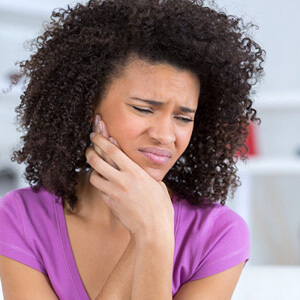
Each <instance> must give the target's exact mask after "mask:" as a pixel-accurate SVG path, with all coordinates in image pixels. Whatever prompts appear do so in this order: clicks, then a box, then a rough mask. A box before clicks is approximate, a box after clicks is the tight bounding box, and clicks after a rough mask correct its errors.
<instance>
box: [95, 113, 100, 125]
mask: <svg viewBox="0 0 300 300" xmlns="http://www.w3.org/2000/svg"><path fill="white" fill-rule="evenodd" d="M98 123H99V116H98V115H96V116H95V127H96V126H97V125H98Z"/></svg>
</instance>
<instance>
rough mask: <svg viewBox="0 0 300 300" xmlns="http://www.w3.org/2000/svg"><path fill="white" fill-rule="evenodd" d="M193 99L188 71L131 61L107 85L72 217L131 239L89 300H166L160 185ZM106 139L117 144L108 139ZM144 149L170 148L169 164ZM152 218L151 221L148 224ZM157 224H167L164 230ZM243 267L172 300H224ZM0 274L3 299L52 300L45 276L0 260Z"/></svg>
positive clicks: (169, 237)
mask: <svg viewBox="0 0 300 300" xmlns="http://www.w3.org/2000/svg"><path fill="white" fill-rule="evenodd" d="M199 92H200V85H199V81H198V80H197V78H196V76H195V75H194V74H192V73H190V72H188V71H184V72H179V71H178V70H176V69H175V68H173V67H171V66H170V65H157V66H152V65H149V64H147V63H145V62H143V61H135V62H134V63H132V64H130V65H129V66H128V68H127V71H126V73H125V74H124V76H123V77H122V78H118V79H116V80H115V81H114V82H113V84H112V86H111V87H110V90H109V93H108V94H107V96H106V98H105V99H104V101H103V102H101V103H100V104H99V106H98V107H97V109H96V110H95V116H94V119H95V120H96V118H95V117H96V116H97V115H99V116H101V117H102V119H103V131H102V133H100V132H99V127H98V126H95V127H94V131H95V132H96V134H95V135H93V136H91V140H92V142H93V144H94V145H93V147H89V148H88V149H87V152H86V157H87V160H88V162H89V163H90V165H91V167H92V171H91V172H90V173H88V174H87V176H85V177H83V178H79V183H78V186H77V196H78V199H79V205H78V207H77V216H78V217H79V218H83V219H84V220H85V221H86V220H88V222H92V226H94V225H100V227H96V228H103V226H105V229H106V228H107V229H108V230H107V232H108V233H109V236H111V233H112V232H113V231H116V230H120V228H121V229H122V230H124V229H125V230H127V232H130V233H132V235H131V238H130V242H129V244H128V246H127V248H126V251H125V252H124V254H123V255H122V257H121V258H120V260H119V261H118V263H117V264H116V266H115V268H114V270H113V271H112V273H111V274H110V276H109V278H108V280H107V281H106V283H105V286H104V288H103V289H102V290H101V291H100V293H99V294H98V295H97V296H96V298H94V297H92V299H95V300H98V299H99V300H106V299H107V300H111V299H113V297H114V299H119V300H128V299H131V300H141V299H149V295H151V299H172V290H171V288H172V267H173V253H174V236H173V234H174V231H173V229H174V227H173V225H174V224H173V223H172V221H174V215H173V214H172V213H170V212H171V211H172V204H171V199H170V196H171V194H172V191H170V190H169V189H167V187H166V186H165V185H164V184H163V183H162V182H161V180H162V179H163V178H164V176H165V175H166V173H167V172H168V170H169V169H170V168H171V167H172V165H173V164H174V163H175V162H176V160H177V159H178V158H179V157H180V155H181V154H182V153H183V152H184V150H185V149H186V147H187V146H188V143H189V141H190V138H191V134H192V130H193V124H192V123H187V124H184V123H182V122H181V121H180V120H178V119H177V117H179V116H184V117H187V118H188V117H189V116H187V115H184V114H182V113H179V112H178V108H177V107H178V105H181V106H187V107H190V108H193V109H196V107H197V101H198V96H199ZM130 97H139V98H143V99H155V100H159V101H162V102H164V103H165V104H164V105H163V106H160V107H155V108H154V107H149V106H148V105H145V104H142V105H141V104H140V103H136V101H134V100H132V99H130ZM131 105H136V106H138V107H144V108H146V107H147V109H148V108H151V110H153V113H152V114H146V115H143V114H141V113H139V112H138V111H135V110H134V108H132V106H131ZM190 117H191V118H193V116H190ZM98 123H99V122H98ZM111 136H112V137H114V138H115V140H116V141H117V142H116V144H113V143H112V142H111V141H109V140H108V139H109V137H111ZM144 146H158V147H161V148H166V149H169V150H170V151H172V157H171V159H170V160H169V161H168V163H167V164H165V165H155V164H153V163H151V162H149V161H148V160H147V159H145V158H144V156H142V155H141V154H140V153H139V151H138V149H139V148H140V147H144ZM124 182H125V183H126V184H125V185H124V184H123V183H124ZM124 186H125V187H126V188H125V189H124ZM122 189H123V190H122ZM120 195H122V197H121V198H120ZM120 200H122V201H120ZM112 204H114V206H113V205H112ZM112 208H114V209H112ZM66 209H67V208H66ZM155 218H156V222H154V223H151V222H150V221H151V220H153V219H155ZM144 219H145V220H147V222H146V223H145V224H146V225H147V226H146V227H149V228H150V229H151V230H150V231H148V232H152V233H154V234H153V235H152V236H151V235H150V238H149V239H147V234H144V233H147V231H145V228H146V227H143V226H141V225H144V224H143V222H144ZM161 220H167V221H168V222H167V223H165V224H164V223H162V222H160V221H161ZM165 225H166V226H165ZM139 227H143V229H144V230H143V231H142V234H138V232H137V231H136V228H139ZM93 228H95V227H93ZM164 228H167V230H162V229H164ZM118 232H119V231H118ZM132 236H133V237H134V238H132ZM243 265H244V262H243V263H241V264H239V265H237V266H235V267H233V268H231V269H228V270H226V271H224V272H220V273H218V274H215V275H213V276H209V277H206V278H203V279H198V280H195V281H192V282H187V283H186V284H184V285H183V286H182V287H181V288H180V290H179V292H178V293H177V295H176V296H175V297H174V300H175V299H176V300H187V299H189V300H196V299H197V300H200V299H220V300H227V299H228V300H229V299H231V297H232V293H233V291H234V288H235V286H236V284H237V281H238V278H239V276H240V274H241V272H242V268H243ZM0 274H1V275H3V278H4V281H3V288H4V294H5V296H7V297H9V298H11V299H17V298H20V299H21V297H23V298H24V296H25V295H26V296H27V297H28V298H36V296H37V295H43V297H44V299H49V300H50V299H57V297H56V296H55V294H54V292H53V290H52V287H51V284H50V282H49V280H48V278H47V276H46V275H44V274H42V273H40V272H38V271H37V270H34V269H33V268H30V267H28V266H25V265H23V264H21V263H19V262H17V261H14V260H12V259H9V258H7V257H4V256H1V255H0ZM33 283H35V284H33ZM37 283H38V284H37ZM39 297H40V296H39Z"/></svg>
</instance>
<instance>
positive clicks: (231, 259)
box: [189, 208, 250, 281]
mask: <svg viewBox="0 0 300 300" xmlns="http://www.w3.org/2000/svg"><path fill="white" fill-rule="evenodd" d="M249 252H250V235H249V229H248V225H247V223H246V222H245V221H244V219H243V218H242V217H241V216H239V215H238V214H237V213H235V212H234V211H232V210H230V209H229V208H227V209H226V210H225V211H222V212H221V213H219V214H218V215H217V216H216V217H215V218H214V221H213V222H212V224H211V227H210V230H208V232H207V237H206V239H205V245H203V248H202V253H201V258H199V261H200V262H199V265H198V266H197V268H196V270H195V272H194V274H193V275H192V277H191V279H190V280H189V281H192V280H196V279H200V278H204V277H207V276H211V275H214V274H217V273H219V272H222V271H225V270H227V269H230V268H232V267H234V266H236V265H238V264H240V263H242V262H247V261H248V260H249Z"/></svg>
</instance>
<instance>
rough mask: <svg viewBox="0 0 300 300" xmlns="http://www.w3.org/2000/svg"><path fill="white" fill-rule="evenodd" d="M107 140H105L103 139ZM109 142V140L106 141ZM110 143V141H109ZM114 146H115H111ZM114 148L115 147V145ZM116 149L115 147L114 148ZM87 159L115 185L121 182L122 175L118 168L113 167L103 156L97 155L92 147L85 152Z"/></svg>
mask: <svg viewBox="0 0 300 300" xmlns="http://www.w3.org/2000/svg"><path fill="white" fill-rule="evenodd" d="M103 139H105V138H103ZM105 140H106V139H105ZM106 141H107V140H106ZM107 142H108V143H110V142H109V141H107ZM110 144H111V143H110ZM111 145H113V144H111ZM113 146H114V145H113ZM114 147H115V146H114ZM85 156H86V159H87V161H88V163H89V164H90V166H91V167H92V168H93V169H94V170H95V171H96V172H97V173H99V174H100V175H101V176H103V177H104V178H105V179H107V180H108V181H111V182H113V183H116V182H120V180H121V174H120V171H118V170H117V169H116V168H114V167H112V166H111V165H110V164H109V163H108V162H106V161H105V160H104V159H103V158H102V157H101V156H99V155H98V154H97V152H96V151H95V149H93V148H92V147H89V148H87V150H86V152H85Z"/></svg>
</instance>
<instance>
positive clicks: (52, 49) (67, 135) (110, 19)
mask: <svg viewBox="0 0 300 300" xmlns="http://www.w3.org/2000/svg"><path fill="white" fill-rule="evenodd" d="M253 26H255V25H253V24H252V23H248V24H245V23H244V22H243V20H242V19H240V18H237V17H235V16H229V15H227V14H226V13H224V12H222V11H221V10H219V9H218V8H217V6H216V4H215V3H214V2H213V1H210V2H209V3H208V4H207V5H206V3H205V0H203V1H201V0H199V1H192V0H180V1H178V0H147V1H143V0H90V1H89V2H88V3H87V4H85V5H83V4H77V5H76V6H75V7H73V8H72V7H70V6H68V7H67V9H62V8H60V9H57V10H54V11H53V12H52V15H51V21H50V22H48V23H46V24H44V33H43V34H41V35H40V36H38V37H37V38H36V39H34V40H33V41H31V47H32V48H31V49H35V52H34V53H33V54H32V55H31V57H30V59H28V60H25V61H22V62H20V63H19V66H20V74H19V79H20V78H25V82H27V85H26V89H25V91H24V92H23V94H22V95H21V103H20V105H19V106H17V107H16V109H15V111H16V112H17V119H18V122H19V124H20V128H21V129H22V130H23V133H24V135H23V136H22V138H21V139H22V146H21V149H19V150H18V151H17V150H16V151H14V152H13V156H12V158H11V159H12V161H17V162H18V163H22V162H24V163H25V164H26V166H27V167H26V170H25V174H24V176H25V178H26V179H27V181H28V182H29V183H30V186H31V187H32V188H33V189H34V190H35V191H38V190H39V189H40V188H41V187H44V188H45V189H47V190H48V191H50V192H52V193H55V194H56V195H57V196H62V197H64V198H65V199H67V201H68V203H69V204H70V206H71V208H72V209H74V207H75V205H76V202H77V197H76V195H75V192H74V191H75V186H76V183H77V181H76V178H77V175H78V174H83V173H84V172H86V171H87V170H89V169H90V166H89V164H88V163H87V161H86V157H85V150H86V149H87V147H89V146H90V145H91V143H90V140H89V133H90V132H91V131H92V127H91V123H90V120H91V118H92V116H93V113H94V109H95V107H96V106H97V105H98V104H99V101H101V99H103V97H104V95H105V93H106V91H107V88H108V86H109V84H110V83H111V81H112V79H113V78H117V77H118V76H121V75H122V71H123V70H124V66H125V65H126V62H127V61H128V58H129V57H130V56H132V55H133V54H134V55H136V56H137V57H139V58H140V59H143V60H146V61H147V62H150V63H152V64H157V63H167V64H170V65H172V66H174V67H176V68H179V69H183V70H190V71H192V72H194V73H195V74H196V75H197V76H198V78H199V80H200V82H201V95H200V98H199V104H198V109H197V112H196V116H195V124H194V130H193V133H192V137H191V141H190V143H189V145H188V147H187V149H186V150H185V152H184V153H183V154H182V156H181V157H180V158H179V159H178V160H177V162H176V163H175V164H174V165H173V167H172V168H171V169H170V170H169V172H168V173H167V174H166V176H165V178H164V183H165V184H166V185H167V186H168V187H169V188H170V189H171V190H172V191H174V192H175V193H176V194H177V195H178V196H179V197H180V198H186V199H187V200H188V201H189V203H190V204H192V205H198V206H200V205H204V203H206V202H207V200H208V201H209V203H211V202H215V201H220V203H221V204H222V205H225V200H226V198H227V194H228V191H229V188H231V191H232V194H231V197H232V198H233V195H234V192H235V191H236V189H237V187H238V186H240V185H241V182H240V181H239V177H238V176H237V175H236V171H237V168H236V165H235V164H236V162H237V161H238V157H239V156H240V158H241V159H242V160H243V161H245V160H246V159H248V158H247V156H246V154H247V152H248V148H247V146H246V145H245V142H246V138H247V136H248V126H249V124H250V122H249V121H252V122H254V121H259V124H260V122H261V120H260V119H258V118H256V110H255V109H253V108H252V104H253V102H252V100H251V99H250V98H251V95H252V94H253V93H252V92H251V88H252V86H253V85H254V84H256V82H257V81H258V80H259V79H260V78H261V77H262V75H263V73H264V72H263V68H262V62H263V61H264V56H265V51H264V50H262V49H261V47H260V46H259V45H258V44H257V43H256V42H255V41H253V39H252V38H251V35H250V34H249V33H247V32H248V31H247V30H248V29H249V28H252V27H253ZM250 92H251V93H250ZM242 150H245V151H242ZM237 153H240V154H239V155H237Z"/></svg>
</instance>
